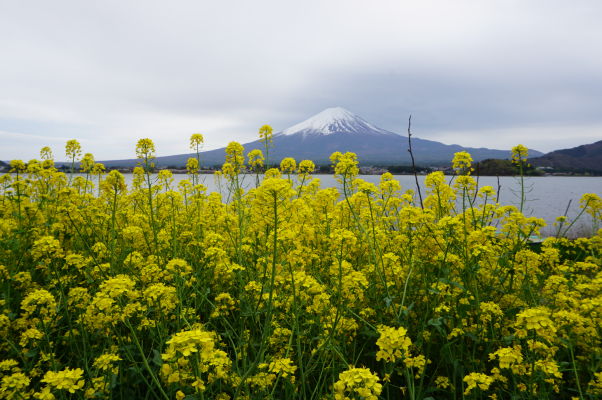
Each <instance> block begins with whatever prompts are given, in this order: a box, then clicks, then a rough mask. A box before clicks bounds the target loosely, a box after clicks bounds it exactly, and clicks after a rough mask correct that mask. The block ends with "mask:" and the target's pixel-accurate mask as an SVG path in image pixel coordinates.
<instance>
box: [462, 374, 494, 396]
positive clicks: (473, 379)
mask: <svg viewBox="0 0 602 400" xmlns="http://www.w3.org/2000/svg"><path fill="white" fill-rule="evenodd" d="M464 382H466V384H467V385H468V386H466V390H464V395H467V394H468V393H470V392H471V391H472V389H475V388H477V387H478V388H479V389H481V390H487V389H489V386H490V385H491V384H492V383H493V378H492V377H490V376H487V375H485V374H481V373H478V372H471V373H470V374H468V375H466V376H465V377H464Z"/></svg>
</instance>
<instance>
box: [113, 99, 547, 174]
mask: <svg viewBox="0 0 602 400" xmlns="http://www.w3.org/2000/svg"><path fill="white" fill-rule="evenodd" d="M243 146H244V148H245V154H246V153H247V152H249V151H251V150H253V149H260V150H264V146H263V143H261V142H260V141H259V140H256V141H254V142H250V143H246V144H243ZM407 149H408V137H407V136H403V135H400V134H397V133H394V132H390V131H387V130H385V129H381V128H379V127H377V126H375V125H373V124H371V123H369V122H368V121H366V120H364V119H363V118H361V117H359V116H358V115H355V114H353V113H352V112H350V111H348V110H346V109H344V108H342V107H333V108H327V109H325V110H324V111H322V112H320V113H318V114H316V115H314V116H312V117H310V118H308V119H306V120H305V121H303V122H300V123H298V124H296V125H293V126H291V127H290V128H287V129H284V130H283V131H281V132H279V133H276V134H275V135H274V137H273V147H272V148H270V160H269V161H270V164H272V163H279V162H280V160H282V159H283V158H284V157H293V158H295V159H296V160H298V161H300V160H304V159H308V160H312V161H314V162H315V163H316V164H319V165H320V164H321V165H326V164H329V163H330V161H329V157H330V155H331V154H332V153H334V152H335V151H340V152H347V151H351V152H354V153H356V154H357V156H358V159H359V161H360V164H363V165H366V164H368V165H370V164H372V165H408V164H409V163H410V155H409V153H408V151H407ZM412 150H413V152H414V158H415V159H416V163H417V164H418V165H422V166H427V165H449V164H450V162H451V160H452V158H453V157H454V153H456V152H458V151H468V152H469V153H470V154H471V155H472V158H473V159H474V160H475V161H479V160H484V159H487V158H502V159H505V158H509V157H510V152H509V151H508V150H493V149H487V148H471V147H462V146H459V145H455V144H454V145H446V144H443V143H440V142H435V141H432V140H425V139H419V138H417V137H414V136H413V137H412ZM530 154H531V155H532V156H537V155H541V154H542V153H540V152H537V151H534V150H531V151H530ZM191 156H192V155H191V154H179V155H173V156H164V157H157V160H156V163H157V165H159V166H183V165H185V164H186V160H187V159H188V157H191ZM135 162H136V160H120V161H106V162H105V165H107V166H132V165H134V164H135ZM201 162H202V163H203V165H208V166H213V165H219V164H222V163H223V162H224V148H221V149H217V150H211V151H205V152H203V153H201Z"/></svg>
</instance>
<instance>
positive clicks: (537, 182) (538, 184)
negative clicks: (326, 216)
mask: <svg viewBox="0 0 602 400" xmlns="http://www.w3.org/2000/svg"><path fill="white" fill-rule="evenodd" d="M314 176H315V177H317V178H320V182H321V187H323V188H325V187H340V185H339V183H338V182H337V181H336V180H335V179H334V177H333V176H332V175H322V174H317V175H314ZM125 177H126V180H127V182H128V184H131V180H132V175H131V174H126V175H125ZM173 177H174V184H175V185H176V186H177V184H178V182H179V181H181V180H183V179H188V175H186V174H174V175H173ZM201 177H202V178H201V180H202V181H203V184H204V185H205V186H207V188H208V190H209V191H219V188H218V185H217V183H216V181H215V178H214V177H213V175H201ZM394 177H395V179H397V180H398V181H399V182H400V183H401V186H402V190H407V189H412V190H414V191H416V183H415V180H414V176H413V175H394ZM359 178H362V179H364V180H365V181H367V182H372V183H375V184H378V182H379V181H380V176H379V175H360V176H359ZM450 178H451V177H449V176H448V177H447V181H449V179H450ZM424 179H425V176H423V175H419V176H418V181H419V183H420V187H421V189H422V193H423V196H424V192H425V185H424ZM243 182H244V183H243V185H244V186H245V187H246V188H252V187H254V182H255V176H254V175H245V176H244V177H243ZM482 186H492V187H493V188H494V189H495V190H497V188H498V178H497V177H495V176H482V177H479V187H482ZM499 186H500V193H499V202H500V204H503V205H516V206H517V207H518V206H519V205H520V179H519V178H517V177H509V176H503V177H500V178H499ZM525 188H526V198H527V201H526V203H525V205H524V213H525V214H526V215H528V216H535V217H539V218H543V219H545V220H546V221H547V222H548V225H549V226H548V227H546V228H544V230H543V233H544V235H545V236H549V235H552V234H555V228H554V227H552V226H551V225H552V223H553V222H554V220H555V219H556V217H558V216H561V215H564V214H565V212H566V214H567V216H568V218H569V219H570V220H572V219H573V218H575V217H576V216H577V215H578V214H579V212H580V211H581V208H580V207H579V200H580V199H581V196H582V195H583V194H584V193H596V194H597V195H598V196H600V197H602V177H573V176H571V177H569V176H566V177H565V176H543V177H525ZM567 207H568V212H567ZM591 230H592V220H591V218H590V217H589V215H587V214H583V215H582V216H581V217H580V218H579V222H578V223H576V224H575V225H574V227H573V229H572V231H573V232H574V234H591Z"/></svg>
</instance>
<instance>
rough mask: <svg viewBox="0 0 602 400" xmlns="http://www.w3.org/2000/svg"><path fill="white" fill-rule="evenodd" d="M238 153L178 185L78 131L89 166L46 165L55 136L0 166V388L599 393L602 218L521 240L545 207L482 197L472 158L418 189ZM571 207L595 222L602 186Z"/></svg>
mask: <svg viewBox="0 0 602 400" xmlns="http://www.w3.org/2000/svg"><path fill="white" fill-rule="evenodd" d="M269 137H270V132H269V131H268V130H267V129H264V131H263V136H262V138H264V140H265V143H266V149H269V144H270V143H269ZM201 143H202V136H200V135H195V136H193V138H192V143H191V146H192V147H193V148H195V147H196V149H197V155H198V149H199V145H200V144H201ZM521 149H522V148H521V147H517V148H516V151H515V154H516V157H517V161H518V162H521V160H523V159H524V158H525V157H526V154H521ZM243 151H244V150H243V148H242V146H241V145H239V144H238V143H231V144H230V145H229V146H228V148H227V154H226V163H225V164H224V166H223V168H222V170H221V171H220V172H219V173H218V178H219V179H220V181H221V182H222V185H223V187H224V188H225V189H226V190H225V192H224V193H225V194H224V196H222V195H221V194H220V193H207V191H206V188H205V187H204V186H203V185H202V184H200V183H199V182H200V180H199V175H198V167H199V164H200V163H199V160H198V157H197V158H196V159H195V158H191V159H190V160H189V163H188V170H189V173H190V179H189V180H185V181H182V182H180V183H179V185H178V186H177V187H174V185H173V183H172V177H171V174H170V173H169V172H168V171H160V172H159V173H158V175H154V174H152V173H151V172H152V167H153V165H152V164H153V157H154V152H155V150H154V145H153V143H152V141H150V140H148V139H142V140H140V141H139V142H138V146H137V148H136V154H137V156H138V158H139V160H140V167H138V168H136V169H135V171H134V175H133V184H132V186H131V187H127V186H126V184H125V180H124V177H123V176H122V175H121V174H120V173H119V172H117V171H111V172H110V173H108V174H105V173H104V168H103V167H102V165H100V164H98V163H95V162H94V159H93V157H92V156H91V155H90V154H86V155H84V156H83V158H82V157H81V149H80V147H79V144H77V142H75V141H70V142H69V143H68V147H67V155H68V158H69V160H70V161H71V162H72V167H71V168H72V169H74V166H75V165H76V162H79V164H78V165H79V166H80V167H81V172H82V173H83V175H78V176H75V177H74V176H73V175H72V174H64V173H62V172H58V171H56V170H55V169H54V167H53V162H52V155H51V154H50V152H49V149H47V148H45V149H43V151H42V154H41V156H42V161H35V160H33V161H30V162H29V163H23V162H20V161H13V162H11V168H12V171H13V173H12V174H6V175H3V176H2V177H1V178H0V217H1V219H0V276H1V279H2V280H1V283H0V293H1V296H2V298H1V300H0V335H1V336H2V338H3V340H2V341H1V342H0V398H10V399H28V398H36V399H54V398H60V399H65V398H132V399H133V398H158V399H174V398H175V399H234V398H236V399H260V398H261V399H263V398H281V399H284V398H303V399H341V400H342V399H377V398H390V399H398V398H402V397H403V398H410V399H426V398H450V399H452V398H492V399H496V398H497V399H508V398H516V399H527V398H538V399H542V398H572V397H575V398H589V399H594V398H599V396H600V395H601V394H602V364H601V363H602V343H601V338H602V329H601V328H602V313H601V311H602V268H601V264H602V262H601V261H602V260H601V257H602V229H601V230H598V231H597V233H596V234H595V235H594V236H592V237H590V238H582V239H578V240H574V241H568V240H566V239H563V238H561V237H552V238H548V239H546V240H545V241H544V242H543V244H542V245H541V246H540V247H539V248H534V247H532V246H531V245H530V243H529V237H530V236H531V235H533V234H537V232H538V231H539V229H540V228H541V227H542V226H543V225H544V221H543V220H541V219H538V218H533V217H525V216H524V215H523V214H521V212H520V210H519V209H518V208H516V207H513V206H503V205H498V204H495V202H494V199H495V193H494V191H493V189H492V188H491V187H482V188H477V187H476V183H475V180H474V179H473V178H472V177H471V175H470V174H471V159H470V156H469V155H468V154H467V153H459V154H458V155H457V157H456V158H455V159H454V168H455V170H456V171H457V173H458V175H457V176H456V177H455V178H454V180H453V182H447V181H446V178H445V177H444V176H443V174H442V173H441V172H435V173H432V174H430V175H429V176H428V177H427V179H426V185H427V188H426V190H427V192H428V196H427V197H425V198H424V201H423V202H422V203H423V204H422V205H421V204H420V202H417V200H416V198H415V196H414V193H413V192H412V191H410V190H407V191H403V190H402V188H401V187H400V185H399V182H398V181H396V180H395V179H393V177H392V175H391V174H388V173H387V174H384V175H382V178H381V181H380V184H379V185H378V186H375V185H373V184H371V183H367V182H365V181H362V180H361V179H356V175H357V173H358V163H357V160H356V157H355V155H354V154H351V153H346V154H341V153H334V154H333V156H332V162H333V165H334V171H335V174H336V176H337V178H338V180H339V182H340V187H339V188H338V189H337V188H321V187H320V183H319V180H318V179H314V178H312V176H311V173H312V172H313V170H314V165H313V163H312V162H311V161H307V160H305V161H301V162H300V163H298V164H297V162H296V161H295V160H293V159H291V158H288V159H285V160H283V161H282V163H281V165H280V168H279V169H270V170H268V171H266V172H265V174H262V172H263V170H262V166H263V165H264V161H266V160H264V157H263V154H262V152H260V151H255V152H254V153H253V154H249V156H248V157H244V156H243ZM245 164H246V168H248V169H249V170H251V171H254V172H255V173H256V174H255V175H253V180H254V182H255V183H256V185H255V186H256V187H255V188H253V189H251V190H248V191H244V190H243V189H242V185H241V179H242V177H241V175H240V172H241V171H242V169H243V167H245ZM293 174H295V175H293ZM247 176H249V175H247ZM293 177H294V179H293ZM582 207H583V209H584V212H587V213H589V214H591V216H592V217H593V220H594V223H599V222H600V220H601V219H602V217H601V211H602V201H601V200H600V198H599V197H598V196H597V195H595V194H588V195H585V196H584V197H583V199H582ZM563 224H568V222H567V221H564V220H562V219H561V220H560V221H559V232H560V233H561V232H562V229H561V228H562V225H563Z"/></svg>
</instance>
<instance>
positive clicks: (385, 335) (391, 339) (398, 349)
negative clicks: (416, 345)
mask: <svg viewBox="0 0 602 400" xmlns="http://www.w3.org/2000/svg"><path fill="white" fill-rule="evenodd" d="M378 333H379V334H380V336H379V338H378V340H377V341H376V345H377V346H378V348H379V350H378V351H377V352H376V361H380V360H385V361H386V362H395V361H396V360H398V359H400V358H402V357H408V356H409V351H410V346H411V345H412V340H410V338H409V337H407V336H406V334H407V330H406V329H405V328H404V327H400V328H393V327H389V326H385V325H381V326H379V327H378Z"/></svg>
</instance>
